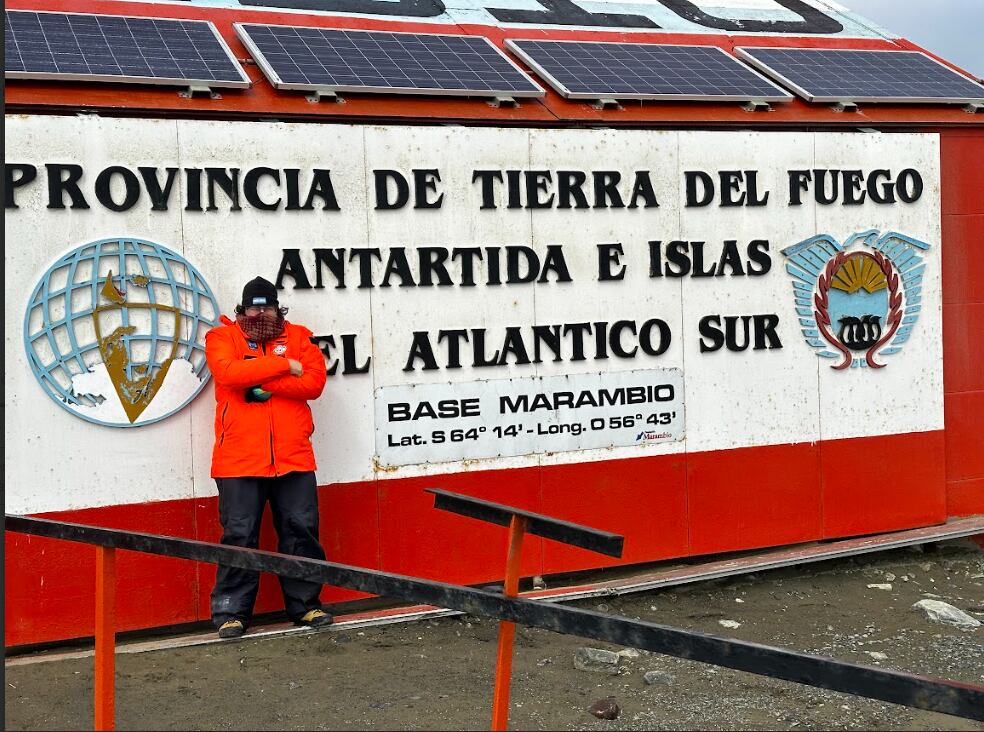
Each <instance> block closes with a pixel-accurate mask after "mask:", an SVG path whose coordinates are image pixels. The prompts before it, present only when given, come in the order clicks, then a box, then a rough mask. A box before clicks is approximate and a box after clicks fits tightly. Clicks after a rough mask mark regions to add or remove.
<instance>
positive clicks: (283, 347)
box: [273, 343, 287, 356]
mask: <svg viewBox="0 0 984 732" xmlns="http://www.w3.org/2000/svg"><path fill="white" fill-rule="evenodd" d="M273 352H274V354H275V355H277V356H283V355H284V354H285V353H287V344H286V343H278V344H277V345H275V346H274V347H273Z"/></svg>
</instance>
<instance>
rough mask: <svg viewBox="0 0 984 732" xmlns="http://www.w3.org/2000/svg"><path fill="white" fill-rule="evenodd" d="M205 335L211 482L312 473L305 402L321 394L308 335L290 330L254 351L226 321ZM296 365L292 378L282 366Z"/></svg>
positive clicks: (321, 377)
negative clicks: (265, 395)
mask: <svg viewBox="0 0 984 732" xmlns="http://www.w3.org/2000/svg"><path fill="white" fill-rule="evenodd" d="M221 321H222V325H221V326H217V327H215V328H212V330H210V331H209V332H208V333H207V334H206V335H205V358H206V360H207V361H208V368H209V370H210V371H211V372H212V378H213V379H214V380H215V446H214V448H213V449H212V477H213V478H239V477H245V476H258V477H265V478H269V477H274V476H278V475H284V474H285V473H290V472H292V471H295V470H297V471H310V470H315V469H316V467H317V466H316V464H315V460H314V449H313V448H312V446H311V433H312V432H314V421H313V419H312V418H311V408H310V407H309V406H308V404H307V403H308V400H309V399H317V398H318V397H319V396H321V392H322V391H323V390H324V388H325V379H326V372H325V358H324V356H323V355H322V353H321V351H320V350H319V349H318V348H317V346H315V345H314V344H313V343H311V341H310V340H309V339H310V337H311V331H309V330H308V329H307V328H305V327H303V326H301V325H294V324H293V323H287V324H286V325H285V326H284V332H283V333H282V334H281V335H280V337H278V338H274V339H273V340H271V341H268V342H267V343H255V342H252V341H250V340H248V339H247V338H246V335H245V334H244V333H243V331H242V329H241V328H240V327H239V326H238V325H237V324H236V322H235V321H233V320H230V319H229V318H227V317H225V316H224V315H223V316H222V318H221ZM289 358H293V359H295V360H297V361H300V362H301V364H302V365H303V367H304V373H303V374H302V375H301V376H291V374H290V364H289V363H288V362H287V359H289ZM257 385H259V386H262V387H263V388H264V389H265V390H267V391H269V392H273V396H272V397H270V398H269V399H268V400H267V401H265V402H247V401H246V391H247V389H249V388H250V387H253V386H257Z"/></svg>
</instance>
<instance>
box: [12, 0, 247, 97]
mask: <svg viewBox="0 0 984 732" xmlns="http://www.w3.org/2000/svg"><path fill="white" fill-rule="evenodd" d="M17 14H20V15H35V16H72V17H76V18H81V17H86V18H93V19H95V20H96V23H97V24H98V23H99V19H121V20H124V21H131V20H133V21H157V22H162V23H168V24H170V23H176V24H179V25H182V26H184V25H185V24H194V25H200V26H202V27H203V28H207V29H208V30H209V31H210V32H211V34H212V36H213V37H214V39H215V42H216V45H217V47H218V48H219V49H221V50H222V52H223V53H224V54H225V56H226V57H227V58H228V61H229V63H230V64H231V66H232V69H233V70H234V71H235V73H236V75H237V76H238V77H239V78H238V79H215V78H208V77H206V76H204V75H202V76H200V77H199V76H191V75H188V76H146V75H139V74H110V73H102V74H99V73H86V72H78V73H75V72H62V71H57V70H56V71H27V70H24V71H17V70H13V71H11V70H8V69H7V68H6V60H5V64H4V77H5V78H7V79H24V80H31V81H82V82H109V83H114V84H148V85H153V86H182V87H183V86H207V87H214V88H217V89H248V88H249V87H251V86H252V85H253V82H252V81H250V79H249V77H248V76H247V75H246V72H245V71H244V70H243V68H242V65H241V64H240V63H239V60H238V59H237V58H236V57H235V55H234V54H233V52H232V49H230V48H229V46H228V44H226V42H225V40H224V39H223V38H222V36H221V35H220V34H219V31H218V29H217V28H216V27H215V25H214V24H213V23H212V22H211V21H207V20H193V19H186V18H159V17H154V16H143V15H114V14H104V13H80V12H56V11H46V10H6V11H5V12H4V16H5V22H4V35H5V41H7V40H8V39H7V38H6V33H7V30H6V28H7V24H8V23H9V22H10V20H9V17H10V16H11V15H17ZM182 29H183V30H184V28H182ZM99 31H100V33H101V34H102V37H103V39H105V38H106V33H105V29H104V28H103V27H102V26H100V28H99ZM11 32H12V33H15V31H13V30H12V31H11ZM22 32H23V31H22ZM41 36H42V38H44V37H45V36H44V32H43V30H42V33H41ZM131 36H132V32H131ZM72 37H73V38H75V39H76V41H77V39H78V34H77V33H75V32H74V31H73V32H72ZM12 40H14V46H15V47H16V48H17V49H18V55H19V57H20V58H21V59H23V58H24V56H23V54H20V52H19V48H20V46H19V44H17V43H16V34H15V35H14V36H12ZM5 46H6V48H5V49H4V51H5V53H6V52H7V49H8V48H9V47H10V43H9V42H7V43H5ZM166 48H167V47H166V44H165V49H166ZM49 51H50V45H49ZM79 51H80V52H79V58H80V59H84V58H85V54H84V52H83V49H82V46H81V44H79ZM50 55H51V56H52V57H53V56H54V55H55V54H54V52H53V51H50ZM90 58H93V57H92V56H90ZM107 58H112V59H113V63H109V62H107V63H106V64H105V65H104V69H105V68H108V67H109V66H112V65H116V66H117V67H118V68H119V67H120V66H119V64H118V63H115V62H116V61H117V60H118V59H120V58H123V57H118V56H115V55H111V56H107ZM140 58H141V59H143V60H146V59H147V58H148V57H146V56H143V55H141V56H140ZM161 58H163V57H161ZM171 60H172V61H174V60H175V58H174V57H173V56H171ZM78 65H79V66H82V65H85V67H86V68H93V65H92V64H90V63H84V64H78ZM147 66H148V68H151V67H150V65H149V64H147ZM205 66H206V67H207V64H205Z"/></svg>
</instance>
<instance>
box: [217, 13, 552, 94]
mask: <svg viewBox="0 0 984 732" xmlns="http://www.w3.org/2000/svg"><path fill="white" fill-rule="evenodd" d="M235 28H236V33H238V34H239V38H240V39H241V40H242V42H243V43H244V44H245V45H246V47H247V48H248V49H249V51H250V53H251V54H252V55H253V56H254V58H255V59H256V61H257V63H258V64H259V65H260V68H261V69H262V70H263V73H264V74H266V76H267V78H268V79H269V80H270V83H271V84H273V85H274V86H275V87H276V88H278V89H297V90H310V91H323V92H328V93H334V92H336V91H354V92H387V93H398V94H443V95H455V96H512V97H542V96H543V95H544V91H543V89H541V88H540V87H539V86H538V85H537V84H536V82H534V81H533V79H531V78H530V77H529V76H527V75H526V74H525V73H524V72H523V70H522V69H520V68H519V66H517V65H516V64H515V63H513V62H512V61H511V60H510V59H509V58H508V57H507V56H506V55H505V54H504V53H502V52H501V51H500V50H499V49H497V48H496V47H495V46H493V45H492V43H491V42H490V41H489V40H488V39H487V38H482V37H478V36H456V35H441V34H426V33H392V32H388V31H356V30H338V29H333V28H305V27H295V26H276V25H254V24H249V23H236V24H235Z"/></svg>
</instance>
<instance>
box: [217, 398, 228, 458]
mask: <svg viewBox="0 0 984 732" xmlns="http://www.w3.org/2000/svg"><path fill="white" fill-rule="evenodd" d="M228 411H229V402H226V403H225V406H223V407H222V416H221V417H219V424H221V425H222V433H221V434H220V435H219V447H222V444H223V443H224V442H225V428H226V424H225V417H226V412H228Z"/></svg>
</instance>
